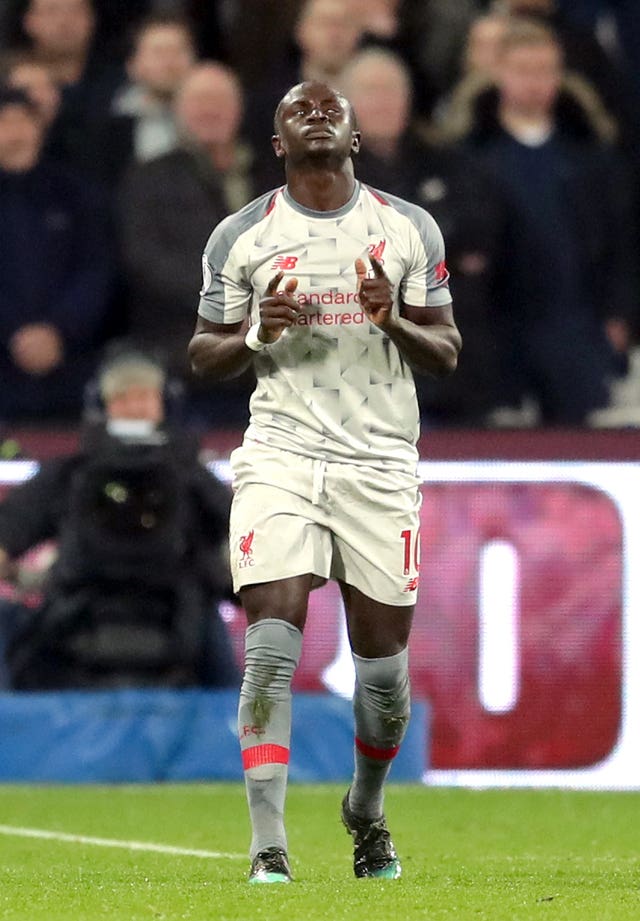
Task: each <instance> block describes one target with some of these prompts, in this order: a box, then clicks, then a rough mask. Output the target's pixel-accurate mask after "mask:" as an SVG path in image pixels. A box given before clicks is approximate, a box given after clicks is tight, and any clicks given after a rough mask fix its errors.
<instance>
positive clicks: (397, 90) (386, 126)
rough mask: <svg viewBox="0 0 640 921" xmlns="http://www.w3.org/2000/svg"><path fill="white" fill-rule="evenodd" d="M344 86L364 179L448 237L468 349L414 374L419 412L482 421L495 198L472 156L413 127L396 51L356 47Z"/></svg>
mask: <svg viewBox="0 0 640 921" xmlns="http://www.w3.org/2000/svg"><path fill="white" fill-rule="evenodd" d="M344 90H345V94H346V95H347V97H348V98H349V99H350V101H351V103H352V105H353V107H354V109H355V112H356V116H357V119H358V127H359V129H360V130H361V132H362V141H361V146H360V152H359V154H358V161H357V170H358V175H359V177H360V178H361V180H362V181H364V182H366V183H368V184H370V185H372V186H374V187H377V188H385V189H386V191H388V192H391V193H392V194H394V195H397V196H398V197H400V198H404V199H406V200H408V201H411V202H413V203H414V204H416V205H420V206H421V207H423V208H425V209H426V210H427V211H429V213H430V214H432V215H433V216H434V218H435V219H436V221H437V223H438V225H439V226H440V228H441V230H442V232H443V234H444V236H445V239H446V241H447V266H448V269H449V272H450V273H451V283H452V287H453V289H454V290H455V297H456V314H457V322H458V326H459V328H460V332H461V333H462V336H463V339H464V350H463V353H462V354H461V356H460V360H459V363H458V369H457V372H456V374H455V375H454V376H452V377H450V378H447V379H440V380H437V379H435V378H420V377H417V378H416V389H417V392H418V399H419V402H420V410H421V414H422V417H423V420H424V422H425V423H426V424H427V425H429V424H431V425H479V424H481V423H482V422H483V420H484V419H485V417H486V415H487V414H488V412H489V411H490V410H491V409H493V408H494V407H495V406H496V405H497V402H498V393H497V389H498V388H497V384H498V355H497V345H496V339H495V334H494V332H493V314H494V303H493V288H492V285H493V279H494V276H495V273H496V270H497V267H498V265H499V264H500V263H501V262H502V261H503V258H504V252H503V248H502V247H503V243H504V241H503V238H502V234H501V229H502V228H503V225H504V219H503V214H502V208H501V204H500V200H499V199H498V198H497V196H496V195H495V194H494V193H493V191H492V188H491V186H490V184H489V182H488V181H487V179H486V178H485V177H484V175H483V174H482V173H481V172H480V170H478V168H477V167H476V166H474V164H473V162H471V161H470V159H469V157H467V156H465V155H463V154H462V153H459V152H456V151H451V150H445V149H442V148H439V147H437V146H435V145H433V144H430V143H428V142H427V141H426V140H425V139H424V138H423V137H422V136H421V135H420V133H419V132H418V131H417V130H415V129H414V128H413V127H412V122H411V114H412V113H411V104H412V98H411V84H410V75H409V71H408V69H407V67H406V66H405V65H404V64H403V63H402V61H401V60H400V59H399V58H398V57H397V56H396V55H394V54H392V53H391V52H388V51H385V50H382V49H374V48H371V49H366V50H364V51H361V52H360V53H359V54H358V55H357V56H356V57H355V58H354V60H353V63H352V64H351V66H350V67H349V69H348V70H347V72H346V74H345V76H344ZM382 258H384V257H382Z"/></svg>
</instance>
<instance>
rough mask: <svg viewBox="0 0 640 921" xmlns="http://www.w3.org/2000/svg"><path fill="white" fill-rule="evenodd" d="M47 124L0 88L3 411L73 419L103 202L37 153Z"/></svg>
mask: <svg viewBox="0 0 640 921" xmlns="http://www.w3.org/2000/svg"><path fill="white" fill-rule="evenodd" d="M43 138H44V125H43V122H42V120H41V118H40V115H39V113H38V111H37V110H36V107H35V106H34V104H33V103H32V102H31V100H30V98H29V97H28V96H27V95H26V94H25V93H23V92H22V91H21V90H17V89H11V88H4V89H2V90H0V213H1V214H2V224H1V225H0V380H1V381H2V386H1V387H0V419H1V420H5V421H8V420H11V421H18V420H20V421H26V420H38V421H39V422H42V421H44V420H51V419H57V418H74V417H75V416H77V414H78V413H79V411H80V406H81V394H82V388H83V386H84V383H85V381H86V380H87V378H88V377H89V376H90V374H91V373H92V371H93V367H94V356H95V349H96V347H97V346H98V345H99V344H100V342H101V333H102V331H103V329H104V324H105V321H106V315H107V311H108V308H109V298H110V292H111V282H112V277H113V256H112V247H111V243H110V226H109V222H108V219H107V217H106V207H105V205H104V203H103V202H102V200H101V199H100V198H99V196H98V195H97V194H96V192H95V191H94V190H93V188H92V187H91V186H90V185H88V184H87V183H86V182H85V181H84V180H82V179H80V178H79V177H77V176H75V175H72V174H70V173H68V172H67V171H66V170H65V169H64V168H63V167H61V166H59V165H58V164H56V163H52V162H50V161H49V160H48V159H47V158H45V157H42V156H41V149H42V144H43Z"/></svg>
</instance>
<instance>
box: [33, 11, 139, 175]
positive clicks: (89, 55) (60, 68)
mask: <svg viewBox="0 0 640 921" xmlns="http://www.w3.org/2000/svg"><path fill="white" fill-rule="evenodd" d="M22 28H23V31H24V34H25V36H26V38H27V43H28V47H29V48H30V50H31V51H32V53H33V55H34V57H35V59H36V60H38V61H39V62H40V63H41V64H44V65H45V67H47V68H48V70H49V72H50V73H51V76H52V77H53V80H54V82H55V83H56V85H57V86H58V87H59V89H60V91H61V93H62V105H61V111H60V115H59V125H58V130H59V132H60V135H61V136H62V138H63V140H64V146H65V149H66V150H67V151H68V154H69V159H70V162H72V163H73V164H74V165H77V166H79V167H80V168H82V169H83V170H84V171H87V172H93V170H94V159H95V154H96V139H95V130H96V121H97V118H98V116H99V115H100V114H101V113H103V112H105V111H107V109H108V106H109V103H110V100H111V98H112V96H113V94H114V92H115V90H116V88H117V86H118V84H119V83H121V82H122V72H121V70H120V68H119V67H118V66H115V65H114V64H113V63H112V62H111V61H109V60H108V59H105V58H103V57H101V55H100V53H99V51H100V49H98V48H97V47H96V44H95V40H94V39H95V31H96V17H95V11H94V8H93V4H92V0H29V3H28V5H27V7H26V10H25V13H24V16H23V19H22Z"/></svg>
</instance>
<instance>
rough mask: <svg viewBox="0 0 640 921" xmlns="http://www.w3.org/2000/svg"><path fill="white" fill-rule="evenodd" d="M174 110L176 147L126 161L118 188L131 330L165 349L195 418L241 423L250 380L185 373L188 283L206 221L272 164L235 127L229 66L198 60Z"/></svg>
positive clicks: (237, 104) (263, 183)
mask: <svg viewBox="0 0 640 921" xmlns="http://www.w3.org/2000/svg"><path fill="white" fill-rule="evenodd" d="M176 115H177V121H178V126H179V131H180V132H181V138H182V143H181V144H180V146H179V147H178V148H177V149H176V150H175V151H172V152H171V153H168V154H165V155H164V156H162V157H158V158H157V159H155V160H152V161H150V162H148V163H143V164H137V165H135V166H134V167H132V168H131V169H130V170H129V171H128V172H127V174H126V175H125V177H124V180H123V183H122V187H121V195H120V200H121V209H120V225H121V232H122V249H123V258H124V263H125V269H126V273H127V281H128V284H129V289H130V292H129V300H130V332H131V335H132V337H133V338H134V340H135V341H136V342H138V343H140V344H142V345H144V346H146V347H153V348H155V349H159V350H164V351H165V353H166V354H167V359H168V363H169V368H170V372H171V374H172V375H174V376H176V377H179V378H181V379H182V380H184V381H185V382H186V385H187V393H186V400H187V411H188V412H190V414H191V415H194V416H196V417H197V418H196V419H195V420H194V421H196V422H197V421H200V420H201V421H202V422H203V423H204V424H220V425H223V424H225V423H230V424H238V423H242V422H243V421H244V418H245V413H246V402H247V397H248V394H249V392H250V390H251V389H252V387H251V381H250V379H246V378H240V379H238V380H234V381H230V382H225V383H222V384H218V385H217V386H216V390H215V392H210V390H207V391H203V389H202V387H203V385H201V384H198V383H197V382H196V381H195V380H194V379H193V378H192V377H191V374H190V368H189V365H188V358H187V344H188V342H189V339H190V337H191V335H192V332H193V322H194V320H193V318H194V313H195V308H196V305H195V304H194V299H193V292H194V291H197V290H198V287H199V285H200V283H201V268H200V267H201V259H202V249H203V247H204V244H205V243H206V241H207V239H208V237H209V235H210V233H211V228H212V227H214V226H215V225H216V224H217V223H218V222H219V221H220V220H221V219H222V218H223V217H225V216H226V215H227V214H230V213H231V212H232V211H235V210H237V209H238V208H241V207H242V206H243V205H245V204H246V203H247V202H249V201H251V200H252V199H253V198H254V197H256V196H257V195H259V194H260V193H262V192H266V191H268V189H269V188H270V187H272V185H275V184H276V182H275V181H274V175H273V174H272V173H269V174H268V176H267V178H261V174H262V170H263V167H262V164H261V163H260V161H259V160H258V159H257V158H256V157H255V156H254V153H253V150H252V148H251V147H250V146H249V145H248V144H247V143H245V142H244V141H243V139H242V138H241V136H240V134H239V130H240V123H241V118H242V95H241V91H240V86H239V83H238V81H237V79H236V77H235V75H234V73H233V72H232V71H230V70H229V69H228V68H226V67H224V66H223V65H221V64H216V63H213V62H208V63H207V62H205V63H202V64H199V65H197V66H196V67H195V68H194V69H193V70H192V71H191V73H190V74H189V76H188V77H187V79H186V80H185V81H184V83H183V84H182V86H181V89H180V91H179V93H178V95H177V97H176ZM273 160H275V158H273ZM270 169H273V167H272V166H271V165H270Z"/></svg>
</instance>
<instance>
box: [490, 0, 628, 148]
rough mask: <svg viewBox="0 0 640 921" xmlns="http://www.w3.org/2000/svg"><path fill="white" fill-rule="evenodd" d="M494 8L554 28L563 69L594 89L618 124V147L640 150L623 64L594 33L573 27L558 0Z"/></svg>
mask: <svg viewBox="0 0 640 921" xmlns="http://www.w3.org/2000/svg"><path fill="white" fill-rule="evenodd" d="M496 7H497V8H499V9H502V10H504V11H505V12H507V13H508V14H509V15H511V16H525V17H527V18H535V19H536V20H537V21H538V22H540V23H541V24H543V25H546V26H547V27H549V28H551V29H553V30H554V32H555V33H556V35H557V37H558V42H559V44H560V46H561V48H562V52H563V56H564V62H565V67H566V69H567V70H569V71H571V72H574V73H577V74H580V75H581V76H582V77H584V78H585V79H586V80H588V82H589V83H590V84H591V85H592V86H593V87H594V88H595V89H596V90H597V92H598V94H599V95H600V96H601V98H602V99H603V101H604V103H605V105H606V106H607V108H608V109H610V111H611V112H612V113H613V115H614V117H615V118H616V120H617V122H618V124H619V127H620V142H621V144H622V145H623V146H624V147H626V148H628V149H630V150H631V149H634V150H638V149H640V131H639V129H638V120H639V118H640V105H639V100H638V98H637V97H636V96H635V94H634V93H633V85H632V80H631V75H630V73H629V72H628V71H627V70H626V69H625V66H624V62H622V61H617V60H616V59H615V58H614V56H612V55H611V54H609V53H608V52H607V51H606V50H605V48H604V47H603V46H602V45H601V44H600V42H599V41H598V39H597V37H596V36H595V34H594V33H593V32H590V31H588V30H587V29H584V28H580V26H576V25H575V24H574V23H573V22H572V21H571V20H570V19H569V18H568V17H567V16H566V15H565V14H564V11H563V10H562V9H561V4H560V3H559V2H558V0H496Z"/></svg>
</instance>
